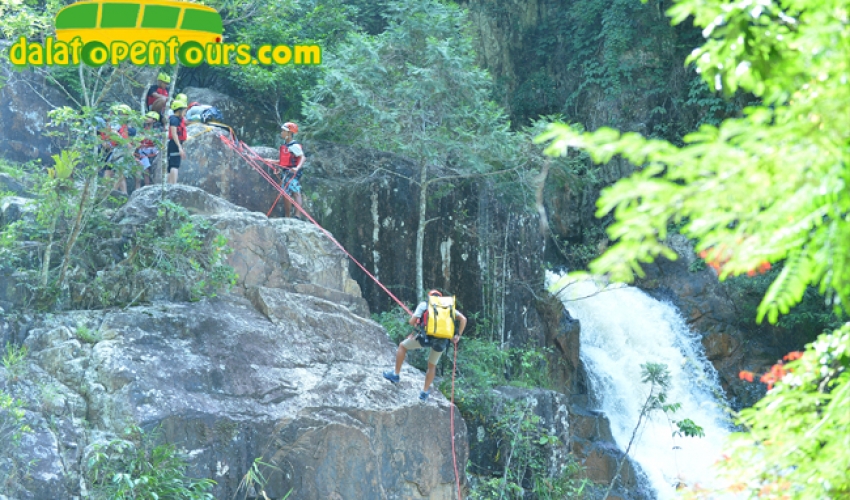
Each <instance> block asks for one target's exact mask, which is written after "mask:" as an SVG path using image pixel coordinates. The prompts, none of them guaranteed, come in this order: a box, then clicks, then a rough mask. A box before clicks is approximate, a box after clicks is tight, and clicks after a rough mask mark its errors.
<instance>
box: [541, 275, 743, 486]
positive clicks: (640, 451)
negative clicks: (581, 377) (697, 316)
mask: <svg viewBox="0 0 850 500" xmlns="http://www.w3.org/2000/svg"><path fill="white" fill-rule="evenodd" d="M559 278H560V276H558V275H556V274H552V273H547V281H548V282H549V283H554V282H555V281H557V280H558V279H559ZM559 298H560V299H561V301H562V302H563V303H564V306H565V307H566V308H567V310H568V311H569V312H570V314H571V315H572V316H573V317H575V318H577V319H578V320H579V321H580V322H581V360H582V362H583V363H584V365H585V368H586V369H587V374H588V383H589V384H590V390H591V392H592V394H594V395H595V398H596V401H598V408H595V409H598V410H601V411H603V412H604V413H605V415H606V416H607V417H608V419H609V421H610V423H611V432H612V434H613V436H614V439H615V441H616V442H617V445H618V446H619V447H620V449H622V450H625V449H626V446H627V445H628V443H629V439H630V438H631V435H632V432H633V430H634V428H635V425H636V423H637V421H638V416H639V415H640V411H641V408H642V406H643V403H644V401H645V400H646V397H647V395H648V394H649V385H648V384H644V383H642V382H641V368H640V365H641V364H643V363H646V362H654V363H664V364H666V365H667V367H668V369H669V370H670V375H671V386H670V388H669V390H668V391H667V395H668V402H669V403H674V402H677V403H680V404H681V405H682V407H681V409H679V410H678V411H677V412H676V413H674V414H673V415H672V417H671V418H673V419H675V420H683V419H685V418H690V419H691V420H693V421H694V422H695V423H696V424H697V425H700V426H701V427H702V428H703V430H704V431H705V437H703V438H686V437H676V438H675V439H674V438H673V436H672V430H673V428H671V425H670V423H669V422H668V420H667V418H666V417H665V416H664V415H663V414H662V413H661V412H660V411H658V412H655V413H653V416H652V418H651V419H650V420H649V421H648V422H647V423H646V425H645V427H643V428H642V430H640V431H639V432H638V435H637V438H636V439H635V443H634V444H633V445H632V449H631V451H630V452H629V455H630V456H631V458H632V459H633V460H635V461H636V462H638V463H639V464H640V466H641V468H642V469H643V471H644V472H645V473H646V474H647V476H648V478H649V481H650V483H651V484H652V486H653V487H654V488H655V490H656V492H657V495H658V498H659V499H667V498H674V497H675V496H676V494H675V485H676V484H677V483H679V482H684V483H685V484H687V485H689V486H693V485H695V484H701V485H708V484H712V483H713V482H714V481H713V479H714V472H713V470H712V468H711V467H712V465H713V464H714V462H715V461H716V460H717V459H718V458H719V457H720V456H721V446H722V444H723V442H724V441H725V438H726V436H727V435H728V434H729V429H730V424H729V422H728V419H727V418H726V412H725V411H724V408H725V407H726V404H725V402H724V401H723V400H722V399H719V398H722V391H721V389H720V384H719V382H718V376H717V372H716V371H715V369H714V367H713V366H712V365H711V363H709V362H708V360H707V359H706V357H705V353H704V350H703V347H702V344H701V343H700V340H699V336H698V335H696V334H695V333H694V332H692V331H690V329H689V328H688V326H687V325H686V324H685V320H684V318H682V316H681V315H680V314H679V312H678V311H677V310H676V308H675V307H673V306H672V305H670V304H668V303H664V302H660V301H658V300H655V299H653V298H652V297H650V296H649V295H647V294H645V293H644V292H642V291H640V290H638V289H637V288H633V287H628V286H624V285H610V286H602V285H598V284H596V283H594V282H592V281H576V282H573V283H571V284H570V285H569V286H567V287H566V288H564V289H563V290H562V291H561V293H560V295H559Z"/></svg>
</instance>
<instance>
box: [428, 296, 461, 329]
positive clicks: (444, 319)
mask: <svg viewBox="0 0 850 500" xmlns="http://www.w3.org/2000/svg"><path fill="white" fill-rule="evenodd" d="M425 334H427V335H430V336H432V337H437V338H438V339H450V338H452V337H454V335H455V298H454V297H437V296H436V295H432V296H430V297H428V319H427V323H426V324H425Z"/></svg>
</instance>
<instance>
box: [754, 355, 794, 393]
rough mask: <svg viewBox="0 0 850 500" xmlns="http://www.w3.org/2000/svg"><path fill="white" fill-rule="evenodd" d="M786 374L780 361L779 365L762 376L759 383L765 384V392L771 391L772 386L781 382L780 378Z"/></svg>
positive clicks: (772, 367) (786, 371)
mask: <svg viewBox="0 0 850 500" xmlns="http://www.w3.org/2000/svg"><path fill="white" fill-rule="evenodd" d="M787 373H788V370H786V369H785V367H784V366H782V362H781V361H780V362H779V363H776V364H775V365H773V366H771V367H770V371H769V372H767V373H765V374H764V375H762V376H761V378H760V379H759V381H761V382H763V383H765V384H767V390H768V391H769V390H771V389H773V384H775V383H777V382H779V381H780V380H782V377H784V376H785V375H786V374H787Z"/></svg>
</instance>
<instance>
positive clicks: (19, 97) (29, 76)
mask: <svg viewBox="0 0 850 500" xmlns="http://www.w3.org/2000/svg"><path fill="white" fill-rule="evenodd" d="M7 47H8V44H6V43H0V50H2V51H3V52H4V53H6V51H7V50H8V49H7ZM0 81H2V88H0V123H3V131H2V133H0V155H2V156H3V157H5V158H8V159H10V160H14V161H20V162H26V161H30V160H35V159H41V160H42V161H47V160H50V155H52V154H56V153H57V152H58V149H57V148H56V147H55V146H54V144H53V141H52V140H51V138H50V137H45V136H44V135H43V133H44V131H45V130H46V128H47V122H48V118H47V112H48V111H50V110H52V109H53V108H54V107H55V106H64V105H66V104H67V100H66V98H65V97H64V96H63V95H62V94H60V93H59V92H58V91H57V90H55V89H54V88H52V87H51V86H50V85H49V84H47V83H46V81H45V79H44V78H43V77H41V76H39V75H38V73H37V71H36V70H35V69H25V70H23V71H15V70H13V69H12V68H11V66H9V64H7V63H5V62H4V63H3V64H0Z"/></svg>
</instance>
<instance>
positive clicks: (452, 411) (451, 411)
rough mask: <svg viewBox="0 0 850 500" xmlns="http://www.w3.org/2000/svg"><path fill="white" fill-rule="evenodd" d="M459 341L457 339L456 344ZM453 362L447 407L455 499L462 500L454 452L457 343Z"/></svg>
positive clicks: (455, 453)
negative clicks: (449, 399) (450, 394)
mask: <svg viewBox="0 0 850 500" xmlns="http://www.w3.org/2000/svg"><path fill="white" fill-rule="evenodd" d="M459 341H460V339H458V342H459ZM454 344H455V348H454V349H453V350H454V361H453V362H452V404H451V406H450V407H449V418H450V419H451V432H452V465H454V468H455V483H457V498H458V500H462V499H463V497H462V496H461V494H460V475H459V474H458V472H457V452H456V451H455V373H456V372H457V342H455V343H454Z"/></svg>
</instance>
